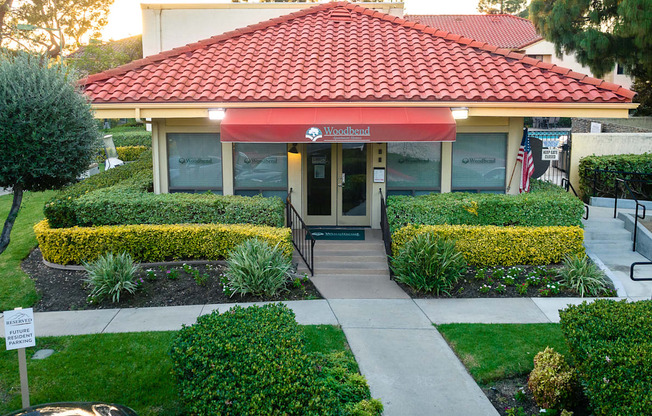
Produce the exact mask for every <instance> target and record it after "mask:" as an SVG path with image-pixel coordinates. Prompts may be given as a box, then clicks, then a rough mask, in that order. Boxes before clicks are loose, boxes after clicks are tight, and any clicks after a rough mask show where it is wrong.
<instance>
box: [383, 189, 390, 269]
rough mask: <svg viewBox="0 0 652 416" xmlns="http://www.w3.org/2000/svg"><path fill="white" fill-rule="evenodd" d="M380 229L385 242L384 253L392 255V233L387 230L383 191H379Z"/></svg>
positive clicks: (387, 223) (387, 222)
mask: <svg viewBox="0 0 652 416" xmlns="http://www.w3.org/2000/svg"><path fill="white" fill-rule="evenodd" d="M380 231H381V232H382V234H383V242H384V243H385V253H386V254H387V255H388V256H391V255H392V233H391V232H390V231H389V219H388V218H387V202H386V201H385V197H384V196H383V191H382V190H381V191H380Z"/></svg>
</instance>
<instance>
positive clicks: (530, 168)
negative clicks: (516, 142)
mask: <svg viewBox="0 0 652 416" xmlns="http://www.w3.org/2000/svg"><path fill="white" fill-rule="evenodd" d="M516 162H521V183H520V184H519V185H518V191H519V192H530V177H531V176H532V174H533V173H534V158H533V157H532V147H530V138H529V137H528V135H527V128H525V129H523V139H522V140H521V147H519V148H518V156H516Z"/></svg>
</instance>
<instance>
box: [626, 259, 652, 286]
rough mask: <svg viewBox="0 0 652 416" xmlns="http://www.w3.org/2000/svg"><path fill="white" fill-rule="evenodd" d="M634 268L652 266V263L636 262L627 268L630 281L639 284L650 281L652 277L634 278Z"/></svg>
mask: <svg viewBox="0 0 652 416" xmlns="http://www.w3.org/2000/svg"><path fill="white" fill-rule="evenodd" d="M636 266H652V261H637V262H634V263H632V265H631V266H629V278H630V279H632V280H633V281H635V282H639V281H645V280H652V277H634V267H636Z"/></svg>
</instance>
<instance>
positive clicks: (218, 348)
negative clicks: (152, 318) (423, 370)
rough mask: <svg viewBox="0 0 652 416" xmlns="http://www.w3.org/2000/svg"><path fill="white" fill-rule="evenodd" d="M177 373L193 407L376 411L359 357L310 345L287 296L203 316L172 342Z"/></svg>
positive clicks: (235, 411) (371, 415)
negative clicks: (318, 351)
mask: <svg viewBox="0 0 652 416" xmlns="http://www.w3.org/2000/svg"><path fill="white" fill-rule="evenodd" d="M170 355H171V357H172V361H173V369H172V373H173V375H174V376H175V378H176V380H177V386H178V390H179V396H180V397H181V401H182V402H183V403H184V405H185V406H186V409H187V411H188V413H189V414H192V415H198V416H203V415H288V416H289V415H333V416H335V415H338V416H346V415H351V416H353V415H357V416H375V415H380V413H381V412H382V405H381V404H380V403H378V402H377V401H375V400H368V399H369V398H370V394H369V387H368V386H367V383H366V380H365V379H364V377H362V376H360V375H359V374H357V373H356V372H355V371H354V368H355V363H354V362H352V360H351V359H347V358H346V357H343V356H341V355H338V354H328V355H321V354H310V353H307V352H306V350H305V346H304V341H303V338H302V334H301V329H300V327H299V325H298V324H297V322H296V320H295V319H294V312H292V311H291V310H290V309H289V308H288V307H287V306H285V305H282V304H270V305H265V306H262V307H259V306H252V307H249V308H246V309H244V308H242V307H239V306H236V307H234V308H233V309H231V310H229V311H227V312H225V313H223V314H219V313H218V312H217V311H216V312H213V313H212V314H210V315H204V316H200V317H199V318H198V319H197V323H196V324H194V325H192V326H188V327H184V328H182V329H181V331H179V335H178V336H177V338H176V339H175V341H174V342H173V345H172V348H171V352H170Z"/></svg>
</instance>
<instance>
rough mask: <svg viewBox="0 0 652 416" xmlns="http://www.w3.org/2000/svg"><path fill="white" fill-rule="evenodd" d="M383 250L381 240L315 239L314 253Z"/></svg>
mask: <svg viewBox="0 0 652 416" xmlns="http://www.w3.org/2000/svg"><path fill="white" fill-rule="evenodd" d="M350 250H355V251H358V250H361V251H362V250H383V251H384V250H385V246H384V245H383V242H382V241H366V240H365V241H317V243H316V244H315V253H316V252H318V251H319V252H321V251H350Z"/></svg>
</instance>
